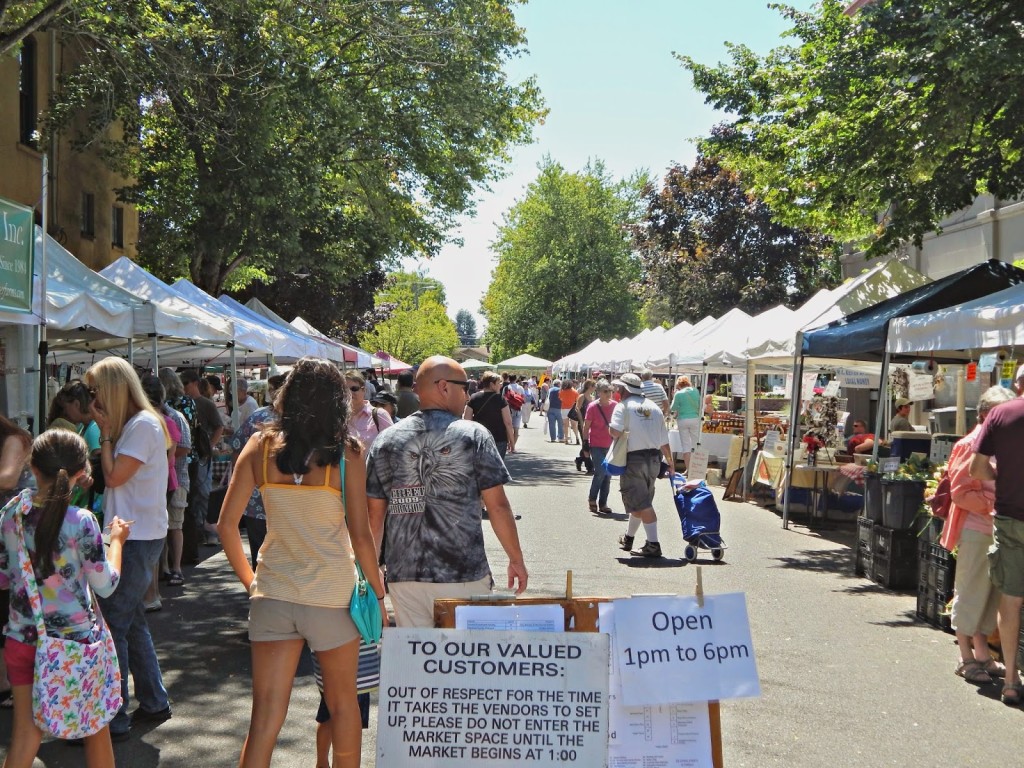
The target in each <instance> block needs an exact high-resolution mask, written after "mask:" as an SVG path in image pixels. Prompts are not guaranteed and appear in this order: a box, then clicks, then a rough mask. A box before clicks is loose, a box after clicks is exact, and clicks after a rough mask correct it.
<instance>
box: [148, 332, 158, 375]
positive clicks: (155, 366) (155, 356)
mask: <svg viewBox="0 0 1024 768" xmlns="http://www.w3.org/2000/svg"><path fill="white" fill-rule="evenodd" d="M150 338H152V339H153V374H154V375H155V374H158V373H159V372H160V337H159V336H157V335H156V334H155V333H154V334H153V335H152V336H151V337H150Z"/></svg>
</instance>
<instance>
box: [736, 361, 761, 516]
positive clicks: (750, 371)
mask: <svg viewBox="0 0 1024 768" xmlns="http://www.w3.org/2000/svg"><path fill="white" fill-rule="evenodd" d="M755 370H756V367H755V365H754V361H753V360H747V398H746V400H747V408H746V410H745V411H744V414H743V451H741V453H740V455H741V456H742V455H745V454H746V453H747V452H748V451H749V446H750V438H751V436H753V437H754V439H755V444H756V439H757V422H756V420H755V418H754V416H755V410H754V409H755V407H756V405H757V404H756V401H755V395H756V393H755V392H754V371H755ZM742 489H743V500H744V501H746V500H747V494H749V493H750V474H749V473H748V472H747V471H746V466H745V465H744V466H743V484H742Z"/></svg>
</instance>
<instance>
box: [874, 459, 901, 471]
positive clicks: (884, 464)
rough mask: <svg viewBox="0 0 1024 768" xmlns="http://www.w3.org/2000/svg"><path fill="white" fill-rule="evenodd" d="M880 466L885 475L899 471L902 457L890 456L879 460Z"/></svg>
mask: <svg viewBox="0 0 1024 768" xmlns="http://www.w3.org/2000/svg"><path fill="white" fill-rule="evenodd" d="M879 468H880V469H881V470H882V474H883V475H888V474H891V473H893V472H896V471H898V470H899V468H900V457H899V456H890V457H889V458H887V459H882V460H881V461H880V462H879Z"/></svg>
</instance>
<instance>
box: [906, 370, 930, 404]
mask: <svg viewBox="0 0 1024 768" xmlns="http://www.w3.org/2000/svg"><path fill="white" fill-rule="evenodd" d="M909 389H910V393H909V395H908V397H909V398H910V399H911V400H913V401H915V402H917V401H920V400H931V399H932V396H933V395H934V394H935V383H934V378H933V377H932V375H931V374H930V373H912V374H911V375H910V387H909Z"/></svg>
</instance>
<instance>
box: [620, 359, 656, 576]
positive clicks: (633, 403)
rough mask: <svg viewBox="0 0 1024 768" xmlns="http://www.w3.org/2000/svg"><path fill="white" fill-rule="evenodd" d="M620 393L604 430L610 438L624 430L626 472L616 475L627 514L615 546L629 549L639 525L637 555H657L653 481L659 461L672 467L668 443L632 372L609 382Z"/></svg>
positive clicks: (636, 377)
mask: <svg viewBox="0 0 1024 768" xmlns="http://www.w3.org/2000/svg"><path fill="white" fill-rule="evenodd" d="M612 386H613V387H615V388H616V389H617V390H618V392H619V396H620V398H621V399H620V401H619V404H618V405H616V406H615V410H614V411H613V412H612V419H611V422H610V424H609V429H608V431H609V432H610V433H611V435H612V437H615V438H617V437H619V436H621V435H622V434H623V433H628V435H627V438H626V471H625V473H624V474H623V475H622V476H621V477H620V478H619V490H620V492H621V493H622V504H623V506H624V507H625V508H626V511H627V512H628V513H629V523H628V524H627V527H626V533H625V534H624V535H623V536H620V537H619V545H620V546H621V547H622V549H624V550H625V551H627V552H631V551H632V550H633V539H634V537H635V536H636V532H637V531H638V530H639V529H640V526H641V525H643V527H644V533H645V534H646V535H647V543H646V544H644V546H643V548H641V549H640V550H639V552H638V554H640V555H642V556H644V557H661V544H659V543H658V516H657V514H656V513H655V512H654V484H655V482H656V481H657V479H658V477H659V476H660V475H661V464H662V462H664V463H665V464H667V465H668V467H669V468H670V470H669V471H671V467H672V451H671V449H670V448H669V444H668V429H667V428H666V427H665V415H664V414H663V413H662V412H661V408H660V407H658V405H657V403H654V402H652V401H651V400H649V399H647V398H646V397H644V390H643V384H642V382H641V381H640V377H639V376H637V375H636V374H635V373H624V374H622V376H620V377H619V378H617V379H615V380H614V381H613V382H612Z"/></svg>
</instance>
